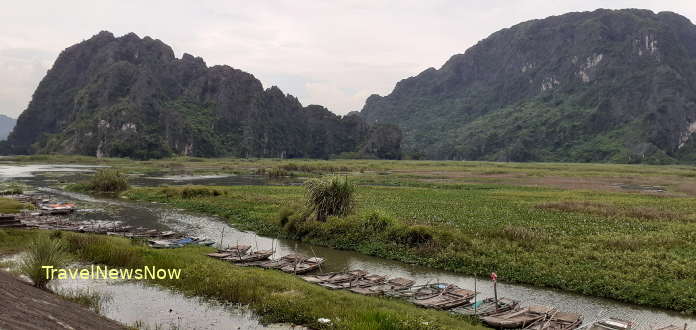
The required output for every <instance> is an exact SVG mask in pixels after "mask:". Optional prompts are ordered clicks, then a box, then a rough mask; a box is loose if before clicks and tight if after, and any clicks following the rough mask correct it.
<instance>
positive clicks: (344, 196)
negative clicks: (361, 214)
mask: <svg viewBox="0 0 696 330" xmlns="http://www.w3.org/2000/svg"><path fill="white" fill-rule="evenodd" d="M354 192H355V185H353V183H351V182H350V181H349V180H348V178H347V177H344V178H341V177H338V176H331V177H325V178H316V179H310V180H307V182H305V197H306V199H307V204H306V205H307V208H308V209H310V210H312V211H313V212H314V214H315V216H316V219H317V220H319V221H326V218H327V217H329V216H333V215H338V216H344V215H348V214H350V212H352V211H353V208H354V207H355V198H354Z"/></svg>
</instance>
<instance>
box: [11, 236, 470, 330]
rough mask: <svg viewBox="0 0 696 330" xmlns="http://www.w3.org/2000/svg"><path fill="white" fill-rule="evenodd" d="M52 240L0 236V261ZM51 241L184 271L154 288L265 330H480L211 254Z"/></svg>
mask: <svg viewBox="0 0 696 330" xmlns="http://www.w3.org/2000/svg"><path fill="white" fill-rule="evenodd" d="M49 235H50V234H49V233H48V232H42V231H26V230H0V238H3V237H6V236H7V237H14V239H12V240H8V241H5V240H0V253H1V252H3V251H4V252H8V250H12V251H16V250H17V249H18V248H19V249H23V248H27V247H28V243H26V242H27V241H31V240H32V239H34V238H36V237H42V239H49V238H48V237H49ZM50 236H51V238H50V239H52V240H59V241H61V242H62V243H61V244H64V245H65V246H66V248H67V250H68V251H69V252H70V254H71V255H72V256H73V257H74V259H77V260H82V261H86V262H92V263H97V264H105V265H109V266H113V267H125V268H142V267H144V266H156V267H157V268H170V269H171V268H173V269H181V274H182V275H181V279H179V280H169V279H165V280H151V281H152V282H153V283H156V284H158V285H163V286H165V287H169V288H172V289H175V290H178V291H181V292H183V293H184V294H188V295H195V296H201V297H208V298H212V299H217V300H221V301H229V302H234V303H241V304H244V305H248V306H249V307H250V308H251V309H252V310H254V311H255V312H256V313H257V314H258V315H259V316H260V317H261V319H262V321H264V322H268V323H273V322H292V323H295V324H303V325H307V326H310V327H312V328H316V329H326V328H339V329H483V327H482V326H479V325H476V324H475V323H473V322H472V321H470V320H469V319H466V318H462V317H457V316H455V315H451V314H449V313H446V312H438V311H432V310H424V309H420V308H418V307H415V306H413V305H412V304H410V303H408V302H405V301H401V300H397V299H383V298H377V297H365V296H360V295H356V294H352V293H349V292H342V291H330V290H326V289H324V288H321V287H319V286H316V285H312V284H310V283H307V282H305V281H303V280H301V279H299V278H297V277H295V276H293V275H289V274H285V273H281V272H279V271H267V270H261V269H255V268H241V267H234V266H231V265H230V264H229V263H228V262H224V261H220V260H215V259H212V258H208V257H206V256H204V254H205V253H209V252H211V250H212V249H211V248H204V247H189V248H180V249H173V250H154V249H150V248H147V247H145V246H144V245H140V244H139V243H138V242H137V241H129V240H127V239H122V238H116V237H106V236H95V235H88V234H76V233H67V232H66V233H62V234H61V235H55V234H53V235H50ZM12 243H14V244H12ZM68 298H71V299H72V297H68ZM89 298H90V297H82V296H81V297H79V299H80V300H85V299H87V300H89ZM92 300H94V299H92ZM325 317H329V318H330V319H331V321H332V322H331V324H330V325H327V324H322V323H319V322H318V319H319V318H325Z"/></svg>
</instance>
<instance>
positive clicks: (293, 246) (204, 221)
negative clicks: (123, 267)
mask: <svg viewBox="0 0 696 330" xmlns="http://www.w3.org/2000/svg"><path fill="white" fill-rule="evenodd" d="M0 175H2V174H1V173H0ZM223 179H224V178H220V179H211V180H223ZM34 183H35V184H37V183H38V182H36V181H35V182H34ZM245 184H248V183H245ZM52 192H53V193H61V192H60V191H52ZM61 194H63V196H65V197H66V198H71V199H77V200H84V201H90V202H99V203H104V204H107V205H110V206H111V207H112V209H113V210H112V211H111V212H99V211H97V212H93V213H86V214H79V213H78V214H75V215H73V217H75V218H76V219H85V220H87V219H95V218H97V219H100V220H120V221H122V222H124V223H126V224H131V225H136V226H146V227H152V228H157V229H167V228H169V229H172V230H176V231H181V232H185V233H189V234H191V235H192V236H204V237H207V238H210V239H213V240H216V241H218V242H220V241H221V242H222V245H223V246H228V245H234V244H249V245H251V246H253V247H254V248H259V249H270V248H274V249H275V250H276V251H277V252H276V253H277V255H276V256H279V255H284V254H287V253H291V252H298V253H302V254H305V255H308V256H313V255H317V256H321V257H324V258H326V260H327V261H326V263H325V264H324V265H322V267H323V268H322V271H341V270H347V269H364V270H366V271H369V272H371V273H378V274H383V275H388V276H391V277H397V276H400V277H407V278H413V279H416V280H417V281H418V283H419V284H424V283H427V282H436V281H438V282H448V283H453V284H456V285H458V286H460V287H464V288H470V289H473V288H474V286H476V289H477V291H479V292H481V295H482V296H486V297H490V296H493V290H492V283H491V282H490V281H489V280H487V279H483V278H479V279H475V278H473V277H469V276H463V275H461V274H457V273H452V272H446V271H438V270H434V269H430V268H426V267H421V266H416V265H410V264H406V263H403V262H397V261H391V260H385V259H380V258H375V257H370V256H366V255H362V254H359V253H356V252H351V251H341V250H335V249H330V248H325V247H320V246H313V245H309V244H304V243H301V242H297V241H291V240H277V239H273V238H269V237H262V236H258V235H256V234H254V233H253V232H242V231H239V230H237V229H235V228H234V227H232V226H230V225H228V224H226V223H224V222H222V221H221V220H220V219H218V218H215V217H209V216H202V215H196V214H191V213H188V212H183V211H180V210H175V209H171V208H169V207H166V206H161V205H158V204H148V203H136V202H129V201H122V200H100V199H94V198H91V197H88V196H85V195H81V194H72V193H61ZM218 244H219V243H218ZM501 280H503V281H504V279H501ZM498 294H499V296H501V297H508V298H512V299H518V300H521V301H522V302H523V304H525V305H528V304H541V305H547V306H554V307H557V308H559V309H561V310H564V311H573V312H578V313H581V314H583V316H584V317H585V320H586V323H587V322H591V321H593V320H596V319H599V318H604V317H610V316H611V317H619V318H626V319H632V320H635V321H637V322H639V323H640V328H641V329H650V328H651V327H656V326H664V325H668V324H676V325H683V324H685V323H688V324H696V318H693V317H689V316H684V315H680V314H677V313H672V312H667V311H662V310H656V309H651V308H644V307H639V306H634V305H628V304H623V303H619V302H615V301H611V300H607V299H601V298H593V297H586V296H580V295H575V294H570V293H565V292H559V291H555V290H549V289H542V288H534V287H528V286H523V285H513V284H505V283H499V284H498Z"/></svg>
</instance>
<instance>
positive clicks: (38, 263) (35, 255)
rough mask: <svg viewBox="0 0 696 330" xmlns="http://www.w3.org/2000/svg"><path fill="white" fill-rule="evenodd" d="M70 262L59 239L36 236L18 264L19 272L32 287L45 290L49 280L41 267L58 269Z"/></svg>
mask: <svg viewBox="0 0 696 330" xmlns="http://www.w3.org/2000/svg"><path fill="white" fill-rule="evenodd" d="M69 261H70V258H69V255H68V253H67V250H66V248H65V244H64V243H63V241H62V240H61V239H57V238H56V239H52V238H50V237H47V236H43V235H42V236H38V237H36V238H35V239H34V240H33V241H32V242H31V243H30V244H29V249H28V252H27V255H26V257H25V258H24V259H22V261H20V263H19V270H20V272H21V273H22V274H24V275H26V276H28V277H29V278H30V279H31V280H32V282H34V286H35V287H37V288H41V289H45V288H46V285H47V284H48V282H49V281H50V279H49V278H48V277H47V276H46V269H44V268H41V267H42V266H53V267H54V268H59V267H63V266H65V265H66V264H67V263H68V262H69Z"/></svg>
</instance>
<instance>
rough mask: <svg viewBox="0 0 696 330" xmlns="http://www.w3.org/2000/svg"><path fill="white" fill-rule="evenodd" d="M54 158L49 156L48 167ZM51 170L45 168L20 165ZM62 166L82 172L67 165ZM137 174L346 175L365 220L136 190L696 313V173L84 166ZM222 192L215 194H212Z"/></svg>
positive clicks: (184, 192) (403, 256)
mask: <svg viewBox="0 0 696 330" xmlns="http://www.w3.org/2000/svg"><path fill="white" fill-rule="evenodd" d="M49 157H51V156H49ZM14 161H21V162H41V161H45V159H44V160H41V159H31V157H28V158H23V159H15V160H14ZM63 161H65V162H74V161H71V160H70V158H64V159H63ZM78 162H80V163H84V162H92V163H99V164H106V165H111V166H114V167H118V168H120V169H122V170H124V171H126V172H129V173H140V174H142V173H144V174H148V175H151V174H153V173H159V174H167V175H172V174H225V173H226V174H260V175H265V176H268V177H269V180H271V182H273V180H275V179H277V177H278V176H288V177H290V178H292V179H293V180H298V181H301V180H303V179H304V178H306V177H317V176H322V175H327V174H331V173H340V175H343V176H346V177H348V178H349V179H350V180H352V181H353V182H354V183H356V184H357V189H356V191H357V206H358V207H357V209H356V210H355V213H354V214H352V215H350V216H348V217H343V218H337V217H332V218H329V220H328V221H327V222H317V221H311V220H303V218H302V217H299V216H298V215H297V214H299V213H301V212H300V210H301V208H302V205H303V203H304V188H303V187H302V186H233V187H165V188H156V187H151V188H147V187H144V188H132V189H131V190H129V191H127V192H126V193H125V196H127V197H128V198H131V199H136V200H148V201H158V202H166V203H170V204H172V205H173V206H176V207H181V208H185V209H189V210H194V211H198V212H203V213H210V214H216V215H220V216H222V217H225V218H227V219H228V220H229V221H230V222H231V223H234V224H236V225H237V226H238V227H240V228H244V229H252V230H255V231H257V232H259V233H261V234H267V235H273V236H275V235H280V236H284V237H288V238H294V239H299V240H303V241H308V242H312V243H316V244H321V245H326V246H332V247H336V248H341V249H349V250H356V251H359V252H361V253H365V254H370V255H374V256H380V257H384V258H390V259H397V260H403V261H407V262H414V263H418V264H422V265H426V266H430V267H434V268H440V269H447V270H453V271H457V272H461V273H464V274H479V275H480V274H487V273H489V272H492V271H495V272H497V273H498V275H499V276H500V279H501V280H503V281H506V282H517V283H526V284H532V285H537V286H545V287H553V288H558V289H562V290H566V291H572V292H577V293H582V294H586V295H591V296H599V297H608V298H613V299H617V300H621V301H626V302H631V303H636V304H640V305H646V306H656V307H663V308H667V309H672V310H677V311H682V312H687V313H694V312H696V272H694V271H693V269H696V260H695V259H694V258H693V256H694V255H696V168H694V167H691V166H684V165H681V166H676V165H675V166H646V165H616V164H557V163H491V162H454V161H450V162H437V161H375V160H353V161H351V160H324V161H319V160H317V161H314V160H274V159H262V160H250V159H199V158H176V159H165V160H157V161H145V162H135V161H128V160H120V159H110V160H96V159H86V160H85V159H79V161H78ZM212 192H215V193H212Z"/></svg>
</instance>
